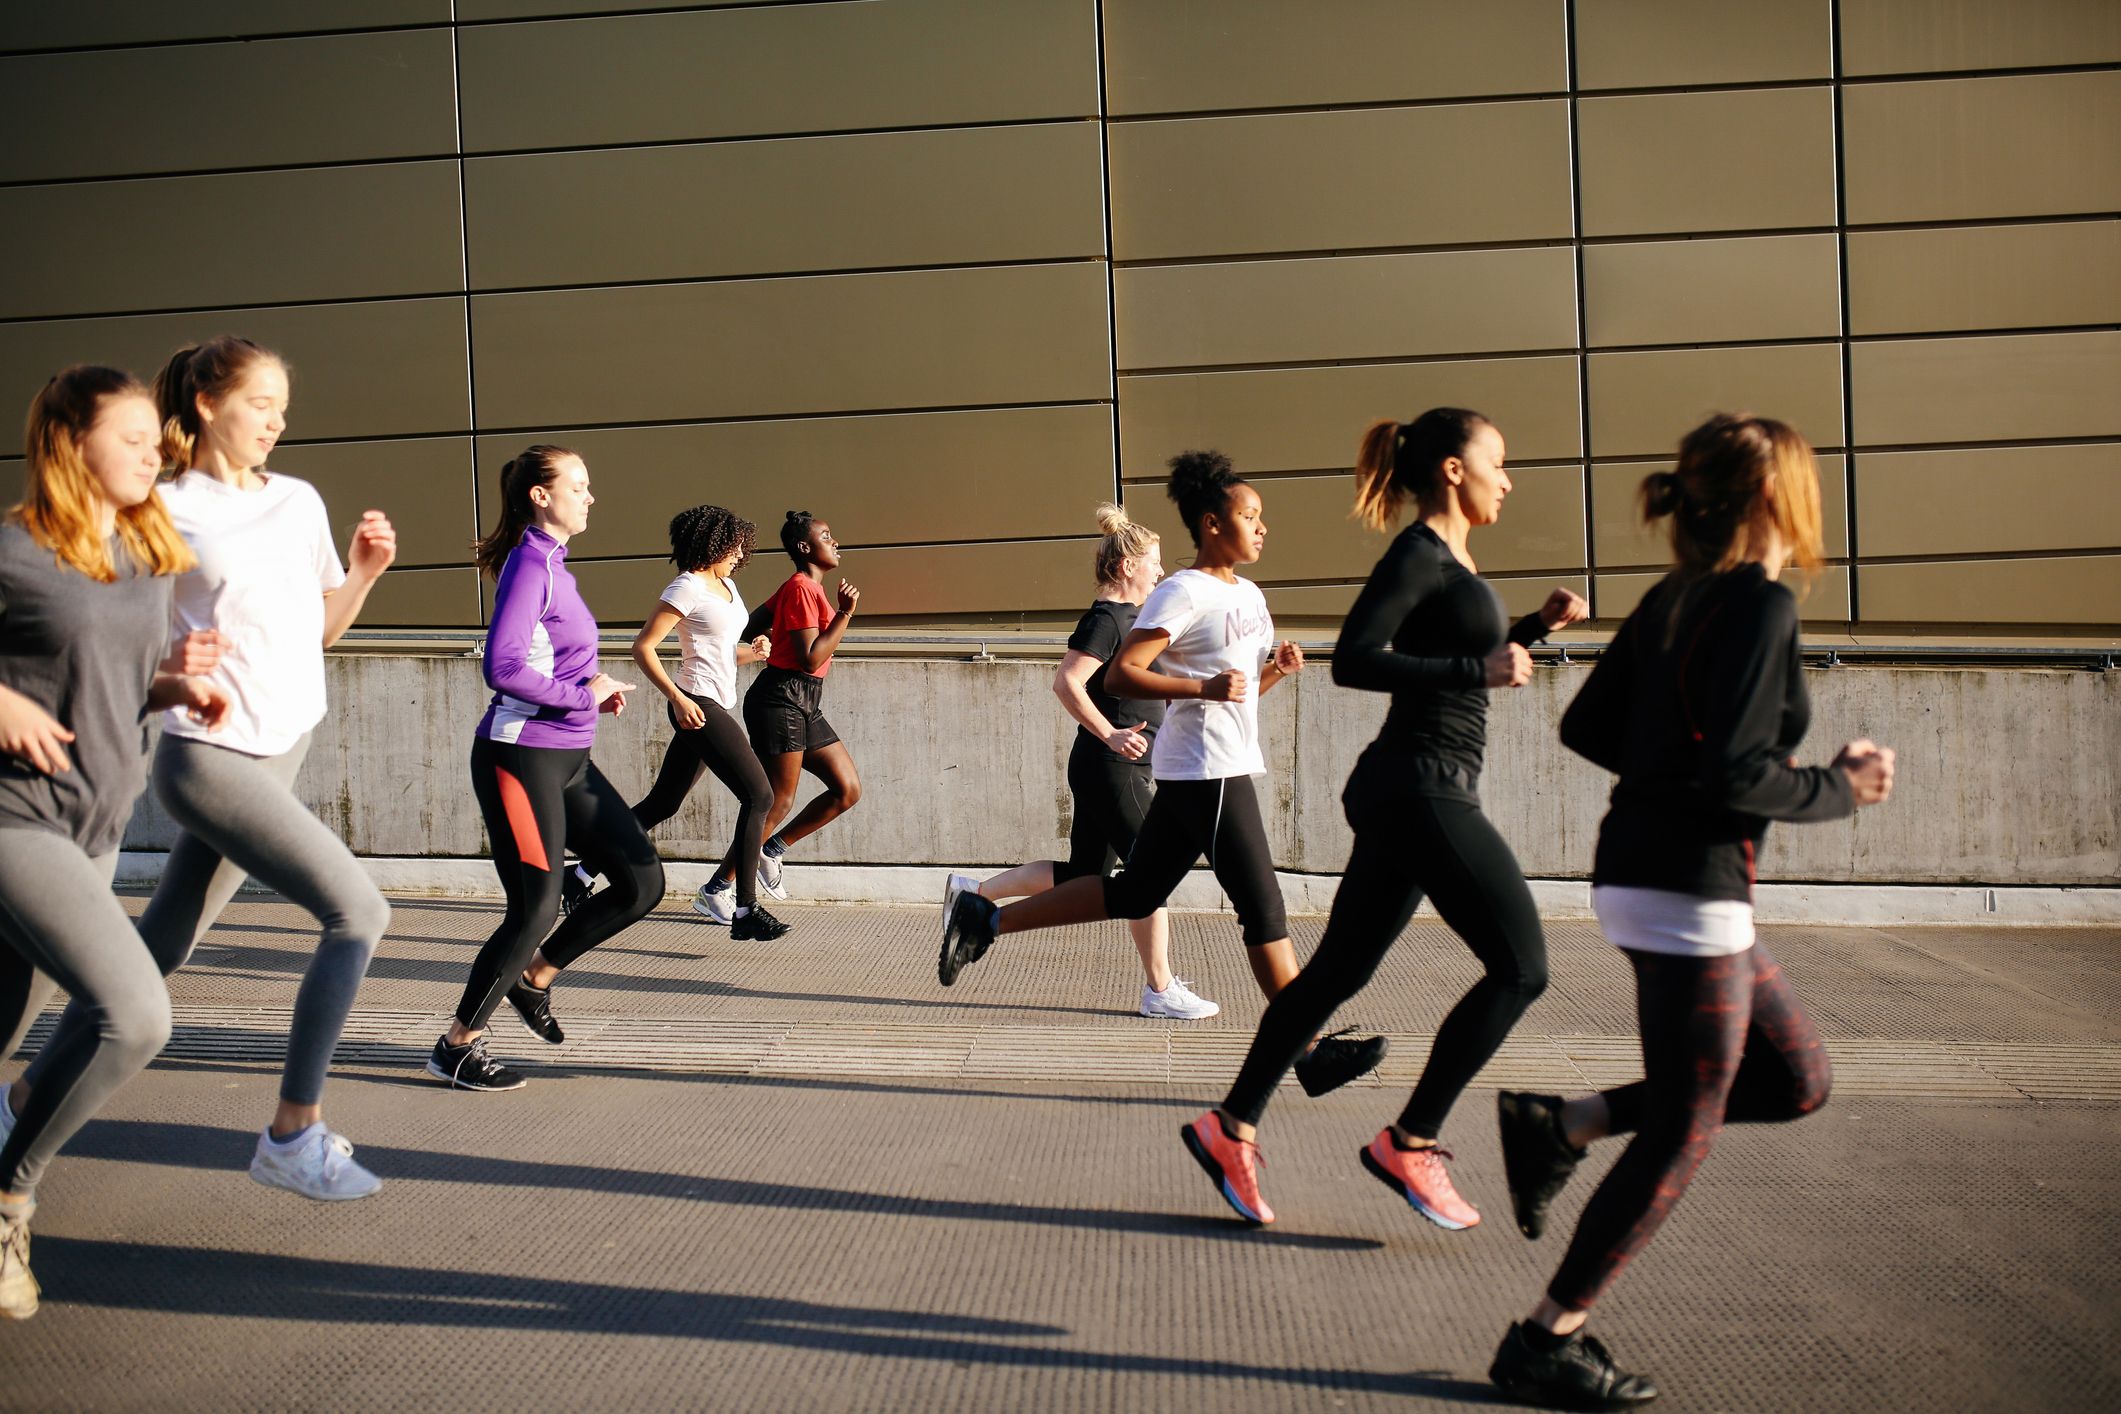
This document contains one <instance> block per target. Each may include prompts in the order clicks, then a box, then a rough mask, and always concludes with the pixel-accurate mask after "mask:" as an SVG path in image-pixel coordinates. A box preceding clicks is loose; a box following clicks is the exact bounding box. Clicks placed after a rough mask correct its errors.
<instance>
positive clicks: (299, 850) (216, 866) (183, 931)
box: [28, 734, 390, 1105]
mask: <svg viewBox="0 0 2121 1414" xmlns="http://www.w3.org/2000/svg"><path fill="white" fill-rule="evenodd" d="M308 753H309V737H308V736H307V735H306V734H305V735H304V736H303V738H302V739H301V740H300V741H298V742H296V743H295V744H294V746H293V747H291V748H290V749H289V750H287V751H286V752H284V753H283V754H281V755H279V756H246V755H244V754H243V753H242V752H240V751H230V750H229V749H228V748H227V747H224V746H214V745H211V744H209V743H207V742H203V741H193V740H191V739H189V738H187V737H178V736H164V737H163V738H162V742H161V744H160V745H159V746H157V747H156V748H155V770H154V784H155V796H156V798H157V799H159V800H160V801H161V802H162V807H163V808H164V809H165V810H167V811H169V813H170V816H171V818H172V819H174V820H175V821H176V822H177V824H178V825H180V826H182V827H183V830H184V833H183V835H182V836H180V837H179V838H178V840H177V843H176V847H175V848H173V849H172V850H170V852H169V861H168V863H167V864H166V865H165V866H164V867H163V870H162V882H161V883H160V884H158V885H157V886H156V888H155V896H154V898H153V899H152V900H151V901H150V902H149V903H148V905H147V912H146V913H144V914H142V915H141V916H140V936H141V937H142V938H144V939H146V940H147V950H148V952H149V953H150V954H152V956H153V958H154V961H155V963H156V965H157V966H159V967H160V968H161V969H162V972H163V974H164V975H165V976H166V975H168V974H169V973H172V972H175V971H176V970H177V969H178V968H179V967H182V966H183V965H184V961H185V959H186V958H188V957H190V956H191V951H192V948H193V947H194V946H195V945H197V943H198V941H199V939H201V938H203V937H205V936H206V932H207V930H208V929H210V928H212V927H213V926H214V920H215V919H217V918H219V917H220V916H221V910H222V909H224V908H226V907H227V906H228V901H229V900H230V899H231V898H233V897H235V893H236V890H237V889H238V888H239V887H241V885H242V883H243V879H244V876H245V875H249V876H251V877H253V878H255V879H257V880H258V881H259V882H260V883H262V884H264V885H265V886H266V887H268V888H270V889H273V890H275V891H276V892H278V893H280V894H282V895H284V896H286V897H287V898H289V899H291V900H293V901H294V902H296V903H298V904H300V905H302V907H304V908H306V909H308V910H309V912H310V914H311V915H312V916H313V917H315V918H316V920H317V921H318V922H319V923H321V924H323V925H324V932H323V936H322V937H320V938H319V939H318V940H317V951H316V955H315V956H314V957H312V958H311V959H310V961H309V970H308V971H307V972H306V973H305V974H304V975H303V977H302V985H301V987H300V988H298V989H297V990H296V992H295V1015H294V1022H293V1024H292V1025H291V1026H290V1027H289V1028H288V1032H287V1063H286V1065H285V1066H284V1067H283V1068H282V1070H281V1073H280V1098H281V1099H283V1100H285V1101H287V1102H288V1103H289V1104H291V1105H314V1104H316V1103H317V1102H318V1101H320V1100H322V1099H323V1097H324V1073H325V1071H326V1070H328V1069H330V1067H331V1053H332V1051H333V1050H334V1049H336V1048H337V1046H338V1044H339V1033H340V1031H342V1030H343V1029H345V1026H346V1017H347V1013H349V1012H351V1011H352V1010H353V1004H354V993H355V991H356V990H357V989H358V988H359V987H360V985H361V978H362V977H363V976H364V975H365V974H366V973H367V971H368V960H369V958H371V957H373V956H374V955H375V951H376V944H377V943H378V942H380V941H381V940H382V937H383V931H384V930H385V929H386V928H388V927H389V926H390V905H389V904H388V903H386V902H384V900H383V895H382V894H381V893H379V892H378V891H377V889H376V886H375V885H374V884H372V883H370V882H369V879H368V875H367V874H366V873H365V872H364V871H363V870H362V868H361V865H360V863H359V861H357V860H356V859H355V858H354V857H353V853H352V851H350V850H348V849H347V848H346V846H345V845H344V844H343V843H341V841H340V840H339V837H338V836H337V835H334V834H333V833H332V832H331V831H330V830H328V829H326V828H325V827H324V823H323V822H322V821H321V820H319V819H317V817H316V816H315V815H314V814H313V813H312V812H311V811H310V810H309V808H308V807H307V806H305V805H303V804H302V802H301V801H299V800H297V799H296V798H295V793H294V782H295V772H296V771H297V770H298V769H299V768H300V767H301V765H302V758H303V757H304V756H306V755H307V754H308ZM79 1024H81V1022H80V1021H79V1020H77V1019H76V1016H75V1009H74V1008H73V1007H72V1006H68V1007H67V1009H66V1014H65V1015H64V1016H62V1017H61V1018H60V1020H59V1030H58V1032H56V1033H54V1035H53V1038H52V1039H53V1042H54V1043H55V1044H56V1042H57V1041H58V1039H59V1037H60V1036H63V1035H65V1034H66V1032H67V1030H68V1028H69V1027H70V1026H74V1025H79ZM45 1049H46V1050H47V1051H49V1050H50V1049H52V1048H51V1047H50V1046H47V1047H46V1048H45ZM43 1063H44V1062H43V1058H42V1057H41V1056H40V1057H39V1058H38V1059H37V1061H35V1062H33V1063H32V1064H31V1066H30V1069H29V1072H28V1078H29V1080H30V1082H31V1084H33V1085H35V1084H41V1083H42V1074H41V1068H42V1066H43Z"/></svg>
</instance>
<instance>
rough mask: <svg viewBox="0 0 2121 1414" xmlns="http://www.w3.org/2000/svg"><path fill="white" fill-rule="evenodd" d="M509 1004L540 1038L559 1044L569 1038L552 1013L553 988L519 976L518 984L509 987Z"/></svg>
mask: <svg viewBox="0 0 2121 1414" xmlns="http://www.w3.org/2000/svg"><path fill="white" fill-rule="evenodd" d="M508 1004H509V1005H510V1006H512V1007H514V1008H515V1009H516V1015H517V1016H520V1017H522V1018H523V1024H524V1025H525V1026H528V1027H529V1028H530V1030H531V1033H532V1034H533V1035H535V1036H537V1037H538V1039H539V1040H541V1041H546V1042H549V1043H550V1044H552V1045H555V1046H557V1045H559V1044H560V1042H562V1041H564V1040H566V1039H567V1033H566V1032H564V1031H562V1030H560V1023H559V1022H558V1021H557V1020H556V1019H554V1017H553V1014H552V988H550V987H533V986H531V985H530V984H529V983H528V982H525V981H524V980H523V979H522V978H520V977H518V978H517V979H516V984H515V985H514V986H513V987H510V988H509V989H508Z"/></svg>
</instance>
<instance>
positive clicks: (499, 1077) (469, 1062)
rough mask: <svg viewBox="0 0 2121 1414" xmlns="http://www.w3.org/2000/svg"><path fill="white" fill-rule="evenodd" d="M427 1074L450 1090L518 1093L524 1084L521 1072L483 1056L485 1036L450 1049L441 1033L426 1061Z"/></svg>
mask: <svg viewBox="0 0 2121 1414" xmlns="http://www.w3.org/2000/svg"><path fill="white" fill-rule="evenodd" d="M427 1073H428V1074H429V1075H432V1076H433V1077H434V1078H435V1079H437V1080H439V1081H442V1082H443V1083H444V1084H446V1085H448V1086H449V1088H450V1089H452V1090H520V1089H522V1088H523V1085H524V1080H523V1076H522V1073H521V1072H519V1071H514V1070H510V1069H509V1068H508V1067H507V1066H505V1065H502V1064H501V1063H500V1062H499V1061H497V1060H495V1059H494V1058H493V1057H492V1056H489V1055H487V1054H486V1038H485V1037H484V1036H481V1037H479V1038H478V1039H477V1040H476V1041H473V1042H472V1043H471V1044H469V1045H466V1046H452V1045H450V1044H449V1033H447V1032H444V1033H443V1034H442V1036H441V1038H440V1039H438V1040H437V1041H436V1042H435V1048H434V1054H433V1055H430V1056H429V1057H428V1058H427Z"/></svg>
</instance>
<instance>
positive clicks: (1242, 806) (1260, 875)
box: [1105, 776, 1289, 948]
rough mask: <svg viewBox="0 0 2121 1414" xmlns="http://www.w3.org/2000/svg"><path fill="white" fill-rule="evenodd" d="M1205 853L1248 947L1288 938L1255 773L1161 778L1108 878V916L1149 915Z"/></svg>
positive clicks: (1287, 919) (1140, 916)
mask: <svg viewBox="0 0 2121 1414" xmlns="http://www.w3.org/2000/svg"><path fill="white" fill-rule="evenodd" d="M1203 854H1205V855H1207V856H1208V867H1209V868H1210V869H1213V870H1214V871H1215V882H1217V883H1218V884H1221V885H1222V886H1223V892H1224V893H1226V894H1228V895H1229V896H1230V904H1231V906H1232V907H1233V908H1235V909H1236V910H1237V921H1238V924H1239V926H1240V927H1242V928H1243V930H1244V938H1245V946H1246V947H1248V948H1257V947H1264V946H1266V945H1267V944H1268V943H1272V942H1279V941H1280V940H1281V939H1283V938H1286V937H1288V936H1289V918H1288V915H1287V914H1286V913H1284V912H1283V911H1282V903H1281V882H1280V881H1279V880H1277V879H1276V878H1275V877H1274V856H1273V854H1272V852H1271V851H1270V850H1269V849H1268V848H1267V827H1266V824H1265V822H1264V821H1262V820H1261V819H1260V815H1259V797H1258V795H1257V794H1255V793H1254V792H1253V789H1252V778H1251V777H1250V776H1230V777H1227V778H1226V779H1223V780H1219V781H1158V782H1157V783H1156V797H1155V799H1154V800H1152V801H1151V802H1150V805H1149V813H1148V815H1147V816H1145V817H1144V818H1143V820H1142V824H1141V833H1140V837H1139V838H1137V839H1136V840H1135V841H1134V852H1133V853H1132V854H1130V855H1128V856H1127V867H1126V868H1124V869H1122V870H1120V871H1119V873H1117V874H1115V875H1112V876H1111V877H1109V878H1107V879H1106V880H1105V914H1106V916H1107V917H1111V918H1147V917H1148V916H1149V915H1150V914H1152V913H1154V912H1156V910H1157V909H1159V908H1162V907H1163V906H1164V902H1165V900H1167V899H1169V898H1170V897H1171V891H1172V890H1173V889H1175V888H1177V887H1178V886H1179V884H1180V883H1181V882H1182V881H1183V880H1184V879H1185V877H1186V871H1187V870H1189V869H1191V868H1192V867H1193V865H1194V863H1195V862H1196V861H1197V860H1199V858H1200V857H1201V856H1202V855H1203Z"/></svg>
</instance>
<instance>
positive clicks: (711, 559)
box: [670, 506, 759, 574]
mask: <svg viewBox="0 0 2121 1414" xmlns="http://www.w3.org/2000/svg"><path fill="white" fill-rule="evenodd" d="M758 536H759V528H758V527H757V526H755V525H753V524H752V523H751V522H750V521H748V520H745V519H744V518H743V517H742V516H740V515H738V514H737V513H736V512H735V511H731V510H727V509H724V508H723V507H721V506H694V507H693V508H692V509H691V510H689V511H679V512H678V513H677V514H676V515H674V516H672V517H671V518H670V558H671V559H672V560H673V561H675V562H676V564H677V567H678V568H679V569H681V570H703V569H705V568H707V566H709V565H711V564H716V563H718V562H720V561H721V560H722V559H723V558H725V557H726V556H727V555H728V554H729V552H730V551H731V550H735V551H737V552H738V553H737V557H736V564H735V566H734V567H733V568H732V569H731V570H730V573H731V574H734V573H736V571H737V570H740V569H742V568H743V567H744V565H745V563H746V562H747V561H749V560H750V558H751V549H752V546H753V545H755V544H756V543H757V542H758Z"/></svg>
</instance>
